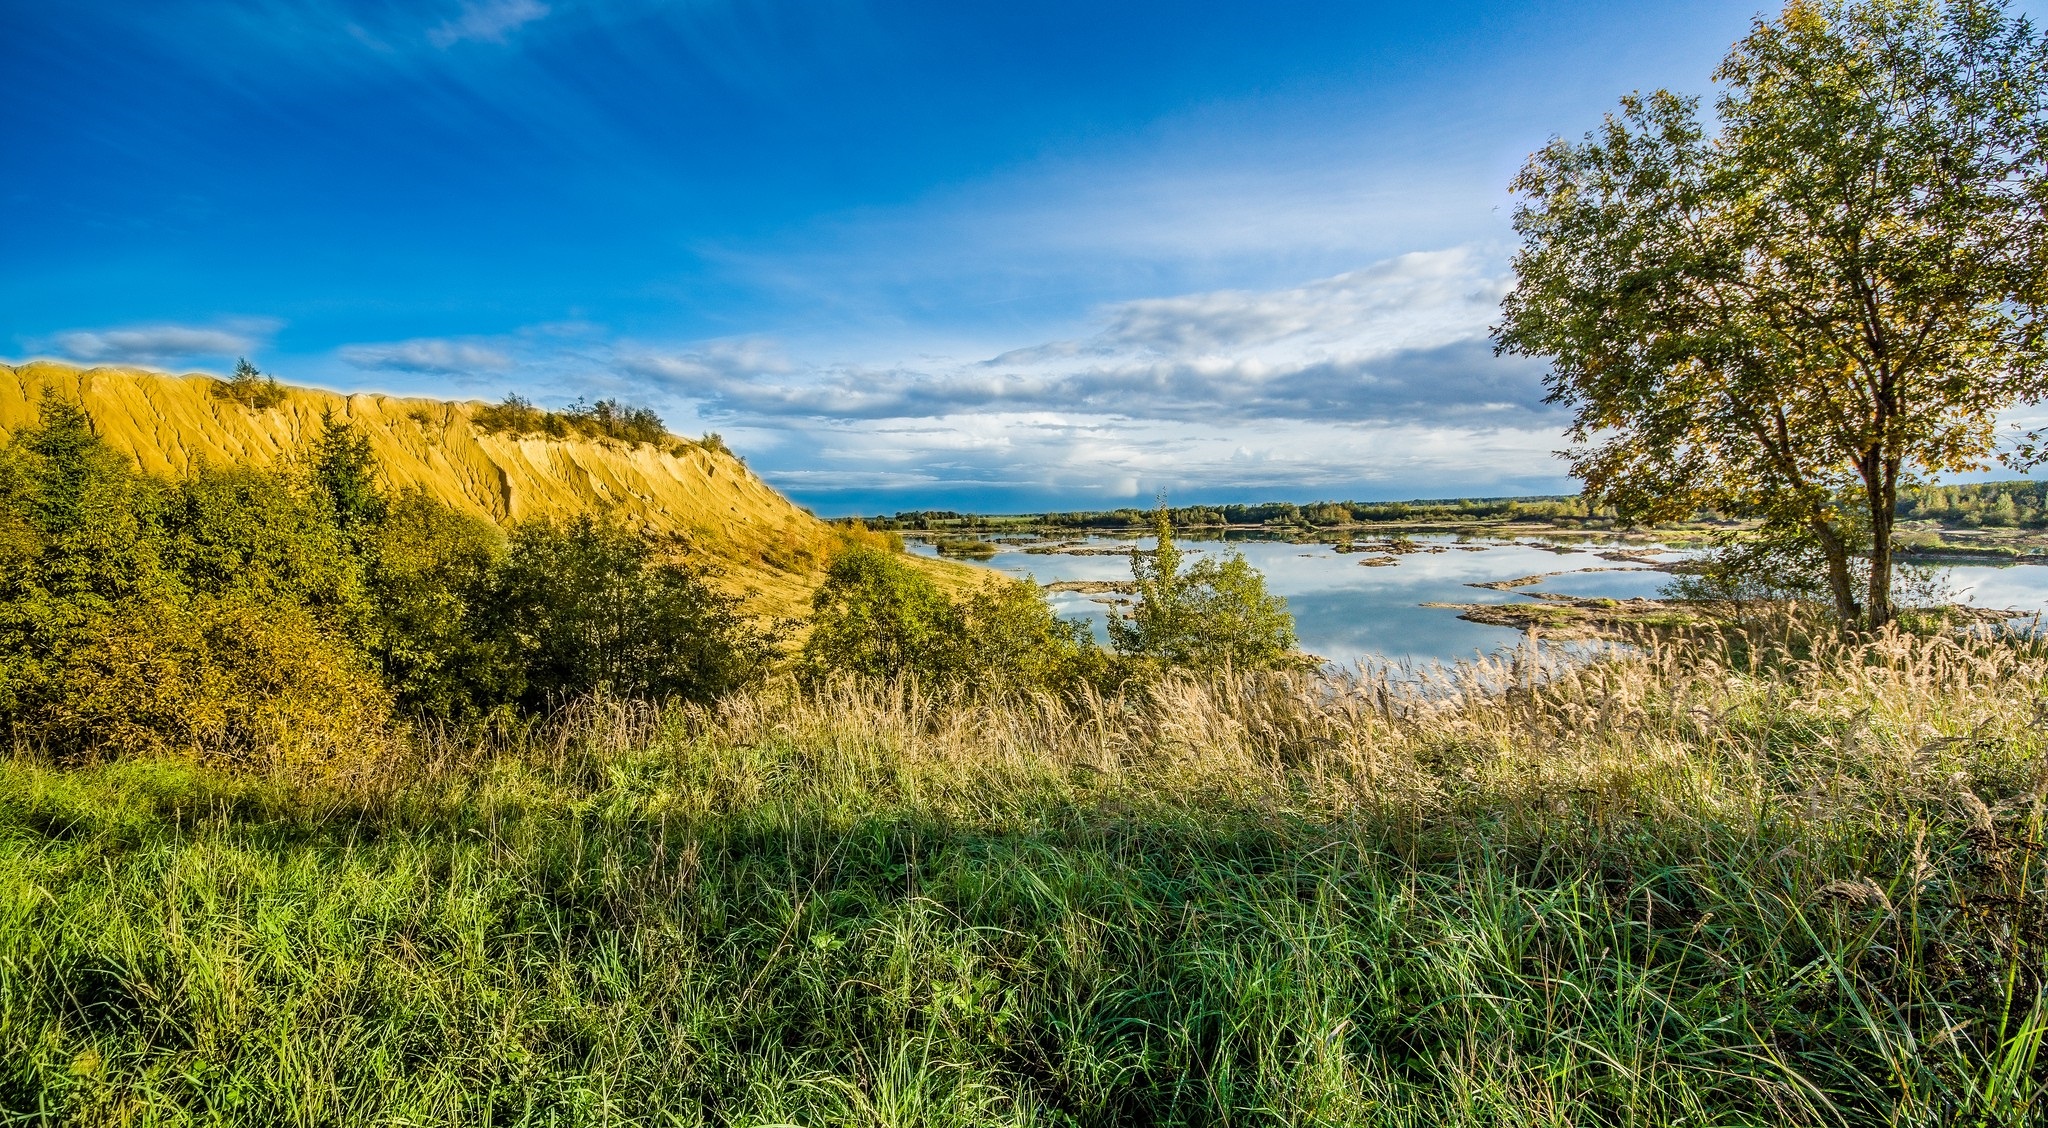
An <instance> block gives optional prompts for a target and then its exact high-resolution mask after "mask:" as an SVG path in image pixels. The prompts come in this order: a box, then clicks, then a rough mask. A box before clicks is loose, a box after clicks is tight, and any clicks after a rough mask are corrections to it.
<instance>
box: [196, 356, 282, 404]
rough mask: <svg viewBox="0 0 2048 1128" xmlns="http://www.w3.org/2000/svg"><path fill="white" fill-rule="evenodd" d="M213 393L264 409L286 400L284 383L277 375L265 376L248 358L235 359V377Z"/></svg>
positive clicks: (217, 386)
mask: <svg viewBox="0 0 2048 1128" xmlns="http://www.w3.org/2000/svg"><path fill="white" fill-rule="evenodd" d="M213 394H214V395H217V396H219V397H220V398H222V399H224V400H232V401H234V402H235V403H239V404H241V405H242V406H243V407H247V408H253V409H255V410H257V411H264V410H267V409H269V408H273V407H276V406H277V405H278V404H281V403H283V402H284V394H285V393H284V385H283V384H280V383H278V382H277V377H275V376H265V375H264V374H262V373H261V372H258V371H256V366H255V365H253V364H250V363H249V362H248V361H247V360H237V361H235V374H234V377H233V378H231V379H228V380H224V381H222V382H220V383H218V384H216V385H214V388H213Z"/></svg>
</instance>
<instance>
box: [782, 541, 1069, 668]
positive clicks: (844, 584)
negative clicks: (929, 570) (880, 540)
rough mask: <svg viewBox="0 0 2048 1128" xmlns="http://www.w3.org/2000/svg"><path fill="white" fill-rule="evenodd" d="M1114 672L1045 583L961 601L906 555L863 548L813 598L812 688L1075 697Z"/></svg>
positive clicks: (997, 585)
mask: <svg viewBox="0 0 2048 1128" xmlns="http://www.w3.org/2000/svg"><path fill="white" fill-rule="evenodd" d="M1107 667H1108V661H1107V658H1106V656H1105V655H1103V653H1102V651H1101V650H1100V648H1098V647H1097V646H1096V645H1095V642H1094V640H1093V639H1091V638H1090V637H1089V635H1088V628H1087V626H1086V625H1085V624H1083V623H1080V622H1077V621H1074V620H1070V619H1063V618H1060V617H1059V616H1058V615H1055V614H1054V613H1053V610H1052V607H1051V605H1050V604H1048V603H1047V602H1046V600H1045V593H1044V591H1043V590H1041V589H1040V588H1039V587H1038V586H1037V585H1036V584H1033V583H1030V582H1028V581H1027V582H1021V583H1020V582H1017V581H1014V580H1006V579H995V580H991V581H990V582H988V583H987V584H984V585H983V586H982V587H981V588H980V589H978V590H976V591H974V592H973V593H971V594H970V595H968V596H967V597H966V598H965V599H963V600H954V599H953V598H951V597H950V596H948V595H947V594H946V593H945V592H943V591H941V590H939V587H938V585H936V584H934V583H933V582H932V581H931V580H930V579H929V578H928V577H926V576H924V575H923V574H922V573H920V572H918V571H917V570H915V569H914V568H912V567H911V566H910V565H909V564H908V563H906V562H905V561H904V559H903V557H902V556H900V555H898V554H896V553H891V552H889V551H887V550H885V549H882V548H879V547H876V546H875V545H872V544H865V543H858V542H856V543H853V544H850V545H849V546H848V547H846V548H845V549H842V550H841V551H840V553H839V554H838V555H837V556H835V557H833V559H832V564H831V566H830V567H829V568H828V569H827V572H826V576H825V582H824V584H823V585H822V586H820V587H819V589H818V592H817V595H816V596H814V597H813V599H812V618H811V635H810V638H809V639H808V640H806V642H805V643H804V649H803V654H802V656H801V661H800V670H801V673H802V675H803V677H804V678H805V680H807V681H809V682H811V683H813V684H816V683H819V682H822V681H825V680H827V679H829V678H830V677H831V676H832V675H834V674H836V673H844V674H852V675H855V676H858V677H867V678H881V679H887V678H898V677H903V676H906V675H908V676H912V677H916V678H918V679H920V680H922V681H925V682H927V683H931V684H939V685H951V686H955V687H965V688H970V689H972V690H974V691H976V692H980V693H996V694H1001V693H1004V692H1030V691H1032V690H1035V689H1053V690H1064V689H1073V688H1076V687H1078V686H1080V685H1082V684H1084V683H1088V682H1093V681H1098V680H1100V679H1101V678H1102V677H1104V675H1105V673H1106V671H1107Z"/></svg>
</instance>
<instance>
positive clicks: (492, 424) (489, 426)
mask: <svg viewBox="0 0 2048 1128" xmlns="http://www.w3.org/2000/svg"><path fill="white" fill-rule="evenodd" d="M469 421H470V423H471V424H473V425H474V426H475V427H476V429H477V430H479V431H482V432H484V433H485V434H491V435H495V434H499V433H510V434H513V435H532V434H539V433H541V432H542V431H544V430H545V429H546V427H547V421H548V413H547V412H545V411H542V410H541V409H539V408H537V407H535V406H533V404H532V403H530V402H528V401H527V400H526V399H525V398H523V397H521V396H518V395H507V396H506V397H505V398H504V400H503V401H502V402H499V403H495V404H485V405H484V406H482V407H479V408H477V409H476V411H475V412H474V413H473V414H471V415H470V417H469Z"/></svg>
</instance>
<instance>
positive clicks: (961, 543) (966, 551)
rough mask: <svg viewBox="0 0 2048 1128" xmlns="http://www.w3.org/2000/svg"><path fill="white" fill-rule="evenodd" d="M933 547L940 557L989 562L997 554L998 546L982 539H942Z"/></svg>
mask: <svg viewBox="0 0 2048 1128" xmlns="http://www.w3.org/2000/svg"><path fill="white" fill-rule="evenodd" d="M932 547H933V548H935V549H937V550H938V553H939V555H940V556H957V557H960V558H962V559H966V560H987V559H989V558H991V557H993V556H994V555H995V554H996V546H995V545H994V544H991V543H990V542H988V541H985V540H983V539H981V538H980V537H940V538H939V539H938V540H937V541H936V542H934V543H933V545H932Z"/></svg>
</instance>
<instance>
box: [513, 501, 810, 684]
mask: <svg viewBox="0 0 2048 1128" xmlns="http://www.w3.org/2000/svg"><path fill="white" fill-rule="evenodd" d="M491 600H492V606H491V609H490V612H489V616H490V618H491V620H492V628H491V629H492V630H493V631H494V632H495V633H496V635H497V636H498V637H499V638H501V639H503V640H504V643H505V645H506V646H507V647H508V648H509V650H510V654H511V660H512V661H513V662H514V663H516V665H517V669H518V680H519V683H520V690H519V696H520V699H521V700H522V701H523V702H524V703H525V704H527V705H529V706H533V707H540V706H544V705H548V704H551V703H560V702H564V701H567V700H570V699H573V698H577V697H583V696H586V695H589V694H592V693H603V694H607V695H610V696H614V697H625V698H635V699H640V700H668V699H681V700H685V701H709V700H712V699H714V698H716V697H719V696H721V695H723V694H725V693H728V692H731V691H732V690H734V689H737V688H739V687H741V686H744V685H748V684H750V683H752V682H754V681H757V680H759V679H760V678H761V677H762V676H763V675H765V674H766V672H767V668H768V664H769V662H770V661H771V659H772V658H773V657H774V653H775V651H774V646H773V641H772V639H770V638H769V637H768V636H767V635H766V634H764V633H763V632H762V631H760V630H759V629H758V628H756V627H754V626H753V625H752V624H751V623H749V622H748V621H747V619H746V618H745V617H743V616H742V615H741V614H740V610H739V607H738V605H737V603H736V602H735V601H734V600H733V599H731V598H729V597H727V596H725V595H722V594H720V593H719V592H717V591H715V590H713V589H712V588H711V587H710V586H709V585H708V584H706V583H705V582H704V580H703V579H702V578H701V577H700V576H698V574H697V573H696V572H695V571H693V570H691V569H689V568H687V567H684V566H682V565H680V564H675V563H670V562H666V561H662V560H658V559H656V558H655V555H654V548H653V546H652V545H650V544H649V543H648V541H647V539H646V538H644V537H642V536H640V535H638V534H636V533H634V532H631V531H629V530H627V529H624V528H622V527H620V526H619V525H617V524H616V523H613V522H611V521H608V520H603V519H600V518H596V517H592V516H589V515H585V516H582V517H578V518H576V519H575V520H573V521H570V522H568V523H567V524H560V525H558V524H555V523H552V522H547V521H538V522H529V523H527V524H524V525H521V526H520V527H519V528H518V529H516V530H514V532H513V534H512V545H511V552H510V554H509V556H508V557H507V559H506V561H505V563H504V566H503V567H502V569H501V570H500V574H499V576H498V578H497V580H496V582H495V584H494V590H493V592H492V595H491Z"/></svg>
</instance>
